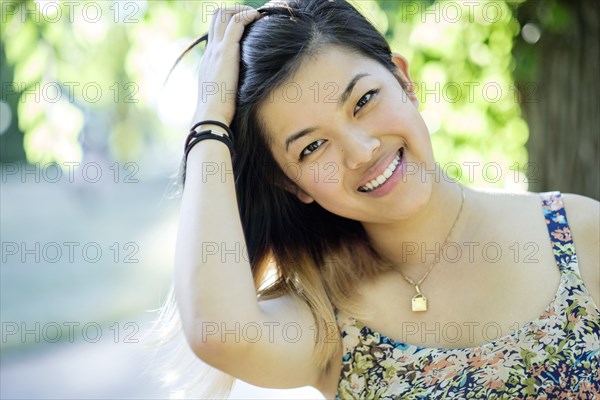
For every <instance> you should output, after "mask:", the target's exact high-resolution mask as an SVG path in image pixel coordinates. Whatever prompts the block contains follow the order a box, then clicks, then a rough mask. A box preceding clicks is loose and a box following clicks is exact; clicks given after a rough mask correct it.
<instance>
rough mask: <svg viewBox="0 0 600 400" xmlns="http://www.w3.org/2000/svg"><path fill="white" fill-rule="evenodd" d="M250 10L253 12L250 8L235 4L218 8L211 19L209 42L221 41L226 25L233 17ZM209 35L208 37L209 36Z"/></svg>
mask: <svg viewBox="0 0 600 400" xmlns="http://www.w3.org/2000/svg"><path fill="white" fill-rule="evenodd" d="M250 10H254V9H253V8H252V7H250V6H245V5H241V4H236V5H235V6H230V7H225V8H219V9H218V10H217V11H216V12H215V13H214V14H213V17H212V20H211V27H210V30H209V32H210V33H212V37H211V36H209V40H212V41H213V42H215V43H218V42H220V41H221V40H223V36H224V35H225V32H226V30H227V25H229V22H230V21H231V19H232V18H233V17H234V15H237V14H241V13H245V12H248V11H250ZM210 33H209V35H210Z"/></svg>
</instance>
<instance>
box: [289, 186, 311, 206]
mask: <svg viewBox="0 0 600 400" xmlns="http://www.w3.org/2000/svg"><path fill="white" fill-rule="evenodd" d="M294 194H295V195H296V197H298V200H300V201H301V202H303V203H305V204H310V203H312V202H313V201H315V199H313V198H312V197H310V196H309V195H308V194H307V193H306V192H305V191H304V190H302V189H300V188H299V187H297V186H296V192H295V193H294Z"/></svg>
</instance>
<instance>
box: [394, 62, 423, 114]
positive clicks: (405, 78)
mask: <svg viewBox="0 0 600 400" xmlns="http://www.w3.org/2000/svg"><path fill="white" fill-rule="evenodd" d="M392 62H393V63H394V64H395V65H396V67H397V68H396V73H395V75H396V79H398V81H399V82H400V85H401V86H402V88H403V89H404V91H405V92H406V94H407V95H408V98H409V99H410V101H411V102H412V103H413V104H414V105H415V107H417V108H419V100H417V96H416V95H415V86H414V84H413V81H412V79H411V78H410V74H409V73H408V61H407V60H406V58H404V57H403V56H402V55H401V54H398V53H392Z"/></svg>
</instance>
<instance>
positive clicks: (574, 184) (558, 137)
mask: <svg viewBox="0 0 600 400" xmlns="http://www.w3.org/2000/svg"><path fill="white" fill-rule="evenodd" d="M515 15H516V18H517V19H518V21H519V23H520V25H521V35H520V36H519V37H518V38H517V39H516V43H515V45H514V47H513V55H514V57H515V58H516V60H517V68H516V70H515V81H516V83H517V85H518V87H519V88H520V93H521V96H520V99H521V107H522V109H523V112H524V115H525V118H526V120H527V122H528V124H529V129H530V137H529V141H528V143H527V149H528V151H529V161H530V166H531V167H533V168H534V170H532V171H529V175H530V176H531V177H532V178H533V179H532V182H531V184H530V190H534V191H546V190H561V191H564V192H574V193H579V194H583V195H586V196H590V197H593V198H596V199H600V175H599V172H598V171H599V168H598V167H599V165H598V164H599V160H600V154H599V148H598V146H599V141H600V96H599V94H600V73H599V71H600V41H599V40H598V38H600V2H597V1H592V0H527V1H526V2H524V3H522V4H520V5H519V6H518V7H517V8H516V10H515Z"/></svg>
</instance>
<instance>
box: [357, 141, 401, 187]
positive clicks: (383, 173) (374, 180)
mask: <svg viewBox="0 0 600 400" xmlns="http://www.w3.org/2000/svg"><path fill="white" fill-rule="evenodd" d="M403 156H404V147H401V148H400V150H398V152H397V153H396V155H395V157H394V158H393V159H392V160H391V162H389V163H388V164H384V165H383V166H382V167H379V168H378V172H376V173H375V174H374V175H372V176H371V177H370V178H369V179H367V180H366V181H365V182H364V183H363V184H362V185H361V186H359V187H358V189H357V190H358V191H359V192H362V193H368V192H371V191H373V190H375V189H377V188H378V187H379V186H381V185H383V184H384V183H385V182H387V180H388V178H390V177H391V176H392V174H393V172H394V171H395V170H396V167H397V166H398V164H400V162H401V161H402V157H403ZM381 168H383V169H381Z"/></svg>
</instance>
